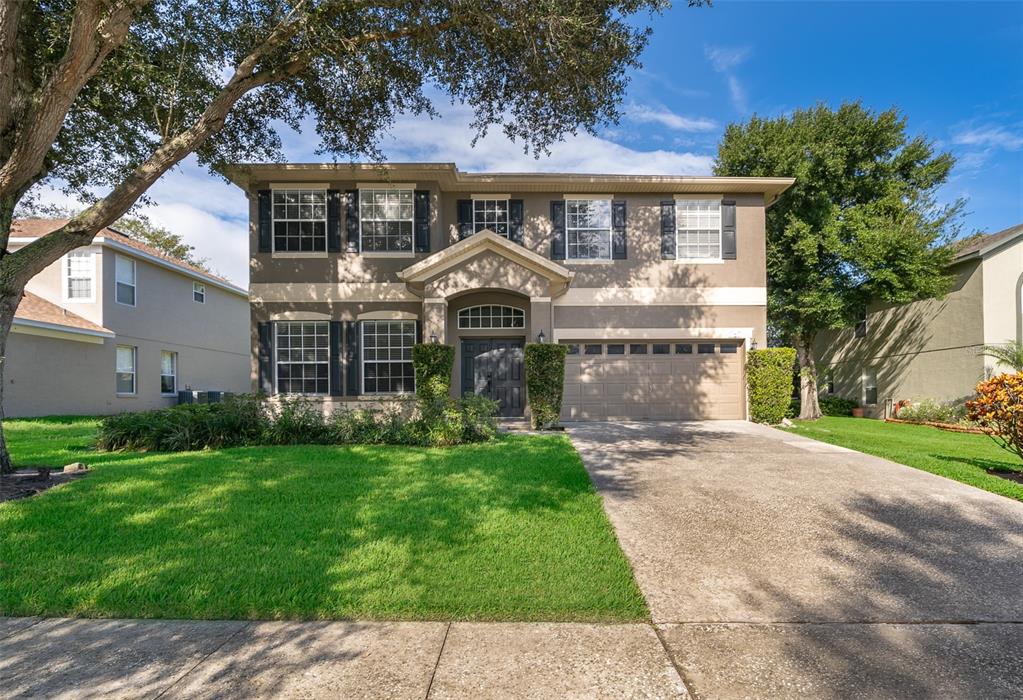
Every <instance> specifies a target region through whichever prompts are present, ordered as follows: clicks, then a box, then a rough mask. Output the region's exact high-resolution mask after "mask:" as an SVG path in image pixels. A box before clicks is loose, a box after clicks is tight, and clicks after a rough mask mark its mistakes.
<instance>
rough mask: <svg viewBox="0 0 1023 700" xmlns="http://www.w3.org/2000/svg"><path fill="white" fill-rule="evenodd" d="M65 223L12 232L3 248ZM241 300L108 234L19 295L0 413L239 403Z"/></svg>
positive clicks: (244, 296)
mask: <svg viewBox="0 0 1023 700" xmlns="http://www.w3.org/2000/svg"><path fill="white" fill-rule="evenodd" d="M64 223H65V221H64V220H57V219H24V220H19V221H15V222H14V224H13V226H12V230H11V238H10V244H9V245H10V247H11V249H12V250H13V249H17V248H19V247H21V246H24V245H26V244H28V243H30V242H32V241H33V240H35V239H36V238H37V237H39V236H41V235H44V234H46V233H48V232H50V231H52V230H54V229H56V228H57V227H58V226H61V225H63V224H64ZM248 327H249V320H248V293H247V292H246V291H245V290H244V289H241V288H239V287H236V286H235V285H233V284H230V283H229V282H227V281H226V280H224V279H221V278H220V277H217V276H215V275H211V274H209V273H207V272H205V271H203V270H200V269H198V268H196V267H193V266H192V265H190V264H188V263H186V262H184V261H182V260H177V259H175V258H172V257H169V256H167V255H165V254H164V253H162V252H161V251H159V250H156V249H154V248H152V247H151V246H148V245H146V244H145V243H142V242H141V241H138V240H134V239H132V238H130V237H129V236H126V235H124V234H122V233H119V232H118V231H115V230H113V229H109V228H108V229H104V230H103V231H101V232H100V233H99V234H98V235H97V236H96V238H95V239H94V240H93V243H92V245H89V246H85V247H83V248H79V249H77V250H74V251H72V252H71V253H69V254H67V255H65V256H64V257H62V258H61V259H60V260H58V261H57V262H55V263H53V264H52V265H50V266H49V267H47V268H46V269H44V270H43V271H42V272H41V273H39V274H38V275H36V276H35V277H34V278H33V279H32V280H31V281H30V282H29V283H28V285H27V286H26V288H25V296H24V298H23V299H22V301H21V303H20V304H19V306H18V310H17V313H16V315H15V319H14V323H13V325H12V327H11V334H10V336H9V338H8V342H7V353H6V357H5V358H4V359H3V362H4V411H5V413H6V415H8V416H12V417H19V416H42V415H56V414H60V415H85V414H88V415H101V414H110V413H119V412H122V411H138V410H144V409H150V408H159V407H163V406H169V405H172V404H173V403H175V401H176V398H177V392H178V391H179V390H185V389H194V390H196V391H200V390H215V391H232V392H245V391H249V389H250V381H249V330H248Z"/></svg>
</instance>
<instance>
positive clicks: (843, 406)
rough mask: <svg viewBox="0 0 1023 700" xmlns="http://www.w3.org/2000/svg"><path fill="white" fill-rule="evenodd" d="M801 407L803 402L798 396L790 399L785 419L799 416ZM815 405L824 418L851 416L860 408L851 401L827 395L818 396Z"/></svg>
mask: <svg viewBox="0 0 1023 700" xmlns="http://www.w3.org/2000/svg"><path fill="white" fill-rule="evenodd" d="M802 405H803V402H802V401H801V400H800V398H799V397H798V396H794V397H792V403H791V404H790V405H789V410H788V413H786V414H785V416H786V417H787V418H795V417H796V416H798V415H799V410H800V408H801V407H802ZM817 405H818V406H820V407H821V413H822V414H823V415H825V416H851V415H852V410H853V409H854V408H859V407H860V404H859V403H858V402H856V401H853V400H852V399H843V398H842V397H841V396H831V395H828V394H822V395H820V396H818V397H817Z"/></svg>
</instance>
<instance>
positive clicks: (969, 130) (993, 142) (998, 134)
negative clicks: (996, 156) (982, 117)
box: [952, 124, 1023, 151]
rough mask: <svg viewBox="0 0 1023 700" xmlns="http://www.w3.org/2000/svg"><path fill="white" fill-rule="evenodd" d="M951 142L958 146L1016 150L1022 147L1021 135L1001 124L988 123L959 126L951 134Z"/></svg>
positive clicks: (1022, 138)
mask: <svg viewBox="0 0 1023 700" xmlns="http://www.w3.org/2000/svg"><path fill="white" fill-rule="evenodd" d="M952 143H955V144H957V145H960V146H980V147H988V148H1001V149H1004V150H1006V151H1018V150H1019V149H1021V148H1023V135H1020V134H1017V133H1013V132H1011V131H1009V130H1008V129H1006V128H1005V127H1003V126H998V125H995V124H988V125H984V126H976V127H960V128H959V130H958V131H957V132H956V133H955V134H953V136H952Z"/></svg>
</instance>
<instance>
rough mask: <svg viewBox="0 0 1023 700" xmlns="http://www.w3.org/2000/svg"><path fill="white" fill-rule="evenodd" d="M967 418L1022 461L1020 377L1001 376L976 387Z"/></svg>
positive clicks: (1022, 384) (1022, 382)
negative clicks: (988, 431)
mask: <svg viewBox="0 0 1023 700" xmlns="http://www.w3.org/2000/svg"><path fill="white" fill-rule="evenodd" d="M966 411H967V417H968V418H969V419H970V420H972V421H975V422H976V423H977V424H978V425H980V426H981V427H982V428H988V429H990V431H991V433H990V434H991V437H992V438H994V440H995V442H997V443H998V444H999V446H1001V447H1002V448H1004V449H1006V450H1008V451H1009V452H1013V453H1015V454H1016V456H1017V457H1019V458H1020V459H1023V374H1000V375H998V376H997V377H992V378H991V379H988V380H986V381H983V382H981V383H980V384H978V385H977V397H976V398H975V399H973V400H972V401H967V402H966Z"/></svg>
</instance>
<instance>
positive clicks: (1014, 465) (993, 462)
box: [931, 452, 1023, 474]
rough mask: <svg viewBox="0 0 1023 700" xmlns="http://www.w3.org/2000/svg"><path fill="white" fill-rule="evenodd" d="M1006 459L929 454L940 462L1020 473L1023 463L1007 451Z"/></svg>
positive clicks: (1022, 470) (1022, 469)
mask: <svg viewBox="0 0 1023 700" xmlns="http://www.w3.org/2000/svg"><path fill="white" fill-rule="evenodd" d="M1005 454H1006V459H983V458H976V457H953V456H951V455H944V454H931V457H934V459H940V460H941V461H942V462H948V463H950V464H968V465H970V466H971V467H977V468H978V469H983V470H984V471H994V472H1003V473H1017V474H1018V473H1020V472H1023V464H1021V463H1020V461H1019V460H1018V459H1016V458H1015V456H1013V455H1010V454H1009V453H1008V452H1006V453H1005Z"/></svg>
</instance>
